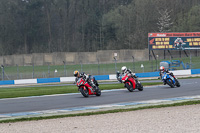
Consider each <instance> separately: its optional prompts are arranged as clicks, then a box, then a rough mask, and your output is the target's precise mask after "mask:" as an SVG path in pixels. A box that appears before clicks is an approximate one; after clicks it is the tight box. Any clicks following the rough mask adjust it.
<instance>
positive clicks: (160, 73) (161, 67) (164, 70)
mask: <svg viewBox="0 0 200 133" xmlns="http://www.w3.org/2000/svg"><path fill="white" fill-rule="evenodd" d="M159 70H160V72H159V75H160V77H159V78H160V79H162V76H163V74H164V73H165V72H166V73H167V74H169V75H171V76H173V73H172V72H169V71H168V70H167V69H165V67H164V66H160V68H159ZM162 81H163V84H164V85H166V83H165V82H164V80H162Z"/></svg>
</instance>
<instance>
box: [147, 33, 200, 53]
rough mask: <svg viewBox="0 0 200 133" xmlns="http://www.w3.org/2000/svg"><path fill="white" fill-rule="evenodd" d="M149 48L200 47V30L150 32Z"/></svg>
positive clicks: (180, 48)
mask: <svg viewBox="0 0 200 133" xmlns="http://www.w3.org/2000/svg"><path fill="white" fill-rule="evenodd" d="M148 45H149V50H190V49H200V32H186V33H149V34H148Z"/></svg>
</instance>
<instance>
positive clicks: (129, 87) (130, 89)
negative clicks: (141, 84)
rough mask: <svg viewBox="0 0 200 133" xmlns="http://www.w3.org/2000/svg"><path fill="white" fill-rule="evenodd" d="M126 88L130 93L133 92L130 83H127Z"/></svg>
mask: <svg viewBox="0 0 200 133" xmlns="http://www.w3.org/2000/svg"><path fill="white" fill-rule="evenodd" d="M126 88H127V89H128V90H129V91H130V92H133V86H132V85H129V84H128V83H126Z"/></svg>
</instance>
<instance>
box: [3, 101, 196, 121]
mask: <svg viewBox="0 0 200 133" xmlns="http://www.w3.org/2000/svg"><path fill="white" fill-rule="evenodd" d="M195 104H200V100H194V101H186V102H179V103H173V104H163V105H153V106H145V107H138V108H129V109H114V110H107V111H97V112H87V113H79V114H66V115H54V116H44V117H31V118H18V119H10V120H1V121H0V123H10V122H19V121H33V120H44V119H57V118H64V117H76V116H90V115H100V114H107V113H118V112H128V111H136V110H144V109H152V108H164V107H174V106H185V105H195Z"/></svg>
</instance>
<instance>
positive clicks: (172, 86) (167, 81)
mask: <svg viewBox="0 0 200 133" xmlns="http://www.w3.org/2000/svg"><path fill="white" fill-rule="evenodd" d="M170 80H171V82H169V80H166V83H167V84H168V85H169V86H170V87H171V88H174V84H173V81H172V79H170Z"/></svg>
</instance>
